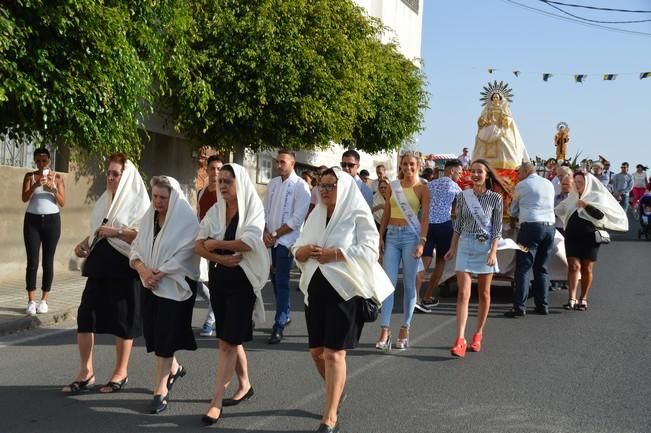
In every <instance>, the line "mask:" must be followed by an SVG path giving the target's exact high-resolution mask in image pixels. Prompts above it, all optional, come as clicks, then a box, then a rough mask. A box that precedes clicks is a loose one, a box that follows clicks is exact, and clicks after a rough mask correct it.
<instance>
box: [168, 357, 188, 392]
mask: <svg viewBox="0 0 651 433" xmlns="http://www.w3.org/2000/svg"><path fill="white" fill-rule="evenodd" d="M187 372H188V370H186V369H185V368H184V367H183V366H182V365H181V364H179V368H177V369H176V373H174V374H171V373H170V376H169V377H168V378H167V391H171V390H172V387H173V386H174V384H175V383H176V381H177V380H178V379H180V378H182V377H183V376H185V374H186V373H187Z"/></svg>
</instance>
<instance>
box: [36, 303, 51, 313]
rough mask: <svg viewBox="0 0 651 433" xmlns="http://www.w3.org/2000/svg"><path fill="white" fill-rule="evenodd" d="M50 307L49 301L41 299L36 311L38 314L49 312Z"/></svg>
mask: <svg viewBox="0 0 651 433" xmlns="http://www.w3.org/2000/svg"><path fill="white" fill-rule="evenodd" d="M48 310H49V308H48V307H47V302H45V301H41V302H39V303H38V308H37V309H36V312H37V313H38V314H44V313H47V312H48Z"/></svg>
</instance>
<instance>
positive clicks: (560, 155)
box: [554, 122, 570, 162]
mask: <svg viewBox="0 0 651 433" xmlns="http://www.w3.org/2000/svg"><path fill="white" fill-rule="evenodd" d="M556 131H557V132H556V135H555V136H554V143H555V145H556V160H557V161H559V162H560V161H565V160H566V159H567V158H566V154H567V142H568V141H570V127H569V126H568V125H567V123H565V122H560V123H559V124H558V125H556Z"/></svg>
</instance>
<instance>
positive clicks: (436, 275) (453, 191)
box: [416, 159, 461, 313]
mask: <svg viewBox="0 0 651 433" xmlns="http://www.w3.org/2000/svg"><path fill="white" fill-rule="evenodd" d="M459 176H461V161H459V160H456V159H454V160H450V161H447V162H446V163H445V171H444V175H443V176H442V177H441V178H439V179H434V180H432V181H431V182H429V183H428V184H427V188H428V189H429V193H430V196H431V199H430V204H429V228H428V230H427V241H426V242H425V248H423V267H424V269H425V270H427V268H429V265H430V263H431V262H432V256H433V255H434V248H436V261H435V265H434V271H433V272H432V276H431V277H430V280H429V284H428V285H427V289H426V290H425V294H424V295H423V297H422V299H421V301H420V302H419V303H417V304H416V308H417V309H418V310H419V311H422V312H423V313H431V312H432V311H431V308H432V307H436V306H437V305H438V304H439V300H438V299H436V298H433V297H432V295H433V293H434V288H436V287H437V286H438V285H439V280H440V279H441V275H443V270H444V269H445V258H444V256H445V253H447V252H448V250H449V249H450V243H451V242H452V232H453V231H454V230H453V228H452V220H451V219H450V215H451V213H452V203H453V202H454V198H455V197H456V196H457V194H458V193H460V192H461V188H459V185H457V181H458V180H459ZM419 288H420V287H419Z"/></svg>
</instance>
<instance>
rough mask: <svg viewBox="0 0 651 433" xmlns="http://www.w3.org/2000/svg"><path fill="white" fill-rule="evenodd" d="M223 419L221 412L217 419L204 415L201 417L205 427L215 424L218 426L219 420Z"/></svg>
mask: <svg viewBox="0 0 651 433" xmlns="http://www.w3.org/2000/svg"><path fill="white" fill-rule="evenodd" d="M221 417H222V413H221V412H219V416H218V417H217V418H213V417H211V416H208V415H203V416H202V417H201V422H202V423H204V424H205V425H213V424H217V421H219V418H221Z"/></svg>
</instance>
